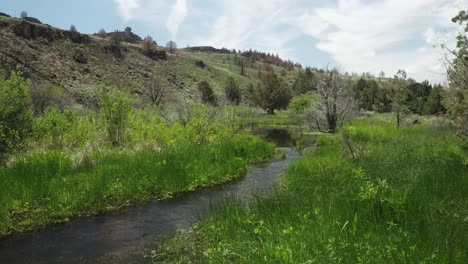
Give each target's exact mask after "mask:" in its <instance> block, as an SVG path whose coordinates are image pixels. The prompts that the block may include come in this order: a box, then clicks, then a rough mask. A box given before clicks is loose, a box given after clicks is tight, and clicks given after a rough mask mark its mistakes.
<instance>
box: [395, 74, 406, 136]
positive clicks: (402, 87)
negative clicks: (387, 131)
mask: <svg viewBox="0 0 468 264" xmlns="http://www.w3.org/2000/svg"><path fill="white" fill-rule="evenodd" d="M407 101H408V86H407V83H406V72H405V71H404V70H398V72H397V74H396V75H395V76H394V77H393V97H392V111H393V112H394V113H395V114H396V118H397V119H396V120H397V121H396V122H397V128H400V126H401V122H402V121H403V119H404V118H405V115H407V114H408V113H409V112H410V110H409V108H408V106H407Z"/></svg>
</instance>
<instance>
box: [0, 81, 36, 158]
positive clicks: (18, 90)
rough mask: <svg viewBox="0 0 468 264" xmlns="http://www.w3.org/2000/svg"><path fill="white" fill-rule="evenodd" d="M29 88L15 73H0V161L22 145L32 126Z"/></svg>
mask: <svg viewBox="0 0 468 264" xmlns="http://www.w3.org/2000/svg"><path fill="white" fill-rule="evenodd" d="M29 101H30V96H29V88H28V86H27V85H26V82H25V80H24V79H23V78H21V77H20V76H19V75H18V74H17V73H15V72H12V73H11V74H10V77H9V78H5V77H4V76H3V74H1V73H0V161H1V160H2V159H3V158H4V157H5V154H7V153H9V152H10V151H12V150H19V149H21V148H22V147H23V145H24V142H25V139H26V137H27V136H28V135H29V133H30V132H31V128H32V112H31V109H30V107H29Z"/></svg>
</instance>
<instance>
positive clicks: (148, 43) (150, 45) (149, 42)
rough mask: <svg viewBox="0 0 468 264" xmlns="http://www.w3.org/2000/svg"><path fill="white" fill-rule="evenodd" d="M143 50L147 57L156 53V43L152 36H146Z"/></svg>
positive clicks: (142, 44)
mask: <svg viewBox="0 0 468 264" xmlns="http://www.w3.org/2000/svg"><path fill="white" fill-rule="evenodd" d="M141 49H142V50H143V53H144V54H145V55H147V56H148V55H151V54H152V53H153V52H154V51H156V42H155V41H154V40H153V38H152V37H151V36H146V37H145V39H144V40H143V42H142V43H141Z"/></svg>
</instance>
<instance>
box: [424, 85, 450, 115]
mask: <svg viewBox="0 0 468 264" xmlns="http://www.w3.org/2000/svg"><path fill="white" fill-rule="evenodd" d="M442 96H443V87H442V85H435V86H434V87H433V88H432V89H431V91H430V94H429V96H428V97H427V100H426V102H425V103H424V106H423V111H422V114H424V115H435V114H438V113H444V112H445V111H446V110H445V107H444V106H443V104H442V100H443V99H442Z"/></svg>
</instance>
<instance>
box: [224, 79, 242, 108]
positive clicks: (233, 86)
mask: <svg viewBox="0 0 468 264" xmlns="http://www.w3.org/2000/svg"><path fill="white" fill-rule="evenodd" d="M224 92H225V94H226V98H227V99H228V100H229V101H230V102H231V103H233V104H235V105H239V103H240V101H241V91H240V88H239V84H238V83H237V82H236V80H235V79H234V78H233V77H229V78H228V80H227V82H226V86H225V87H224Z"/></svg>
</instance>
